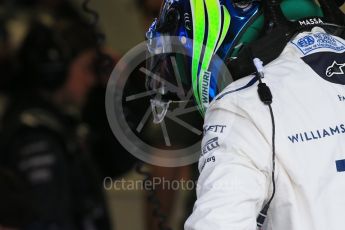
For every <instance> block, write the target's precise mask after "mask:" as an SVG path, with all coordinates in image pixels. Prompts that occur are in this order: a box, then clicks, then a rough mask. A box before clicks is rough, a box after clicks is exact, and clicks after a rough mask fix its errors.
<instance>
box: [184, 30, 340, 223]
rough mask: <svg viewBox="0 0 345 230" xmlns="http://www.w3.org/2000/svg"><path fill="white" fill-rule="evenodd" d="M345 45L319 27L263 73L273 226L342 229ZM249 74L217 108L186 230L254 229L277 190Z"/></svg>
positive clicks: (261, 109) (209, 121) (209, 117)
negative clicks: (267, 92) (267, 93)
mask: <svg viewBox="0 0 345 230" xmlns="http://www.w3.org/2000/svg"><path fill="white" fill-rule="evenodd" d="M344 71H345V41H344V40H343V39H341V38H339V37H335V36H331V35H329V34H326V33H325V32H324V31H323V30H322V29H321V28H318V27H315V28H314V29H313V30H312V32H304V33H301V34H299V35H298V36H297V37H296V38H294V40H293V41H291V42H290V43H288V45H287V46H286V48H285V49H284V51H283V53H282V54H281V55H280V56H279V58H277V59H276V60H274V61H273V62H271V63H270V64H268V65H266V66H265V68H264V74H265V77H264V79H263V82H264V83H266V84H267V85H268V86H269V87H270V89H271V92H272V95H273V103H272V108H273V112H274V116H275V122H276V174H275V175H276V176H275V180H276V189H277V190H276V195H275V197H274V200H273V202H272V204H271V207H270V209H269V212H268V217H267V218H266V223H265V229H267V230H272V229H273V230H339V229H345V74H344ZM257 84H258V83H257V82H256V78H255V77H254V76H249V77H246V78H244V79H241V80H239V81H236V82H234V83H233V84H231V85H230V86H228V87H227V88H226V89H225V90H224V91H223V92H222V93H221V94H220V95H219V96H218V98H217V100H215V101H214V102H212V103H211V105H210V107H209V109H208V111H207V113H206V116H205V124H204V138H203V141H202V156H201V158H200V161H199V171H200V177H199V180H198V186H197V201H196V203H195V206H194V212H193V214H192V215H191V216H190V217H189V219H188V220H187V222H186V223H185V229H186V230H254V229H256V218H257V216H258V214H259V212H260V210H261V209H262V207H263V205H264V204H265V203H266V202H267V201H268V199H269V198H270V196H271V194H272V182H271V170H272V124H271V116H270V113H269V108H268V107H267V106H266V105H264V104H263V103H262V102H261V101H260V99H259V97H258V93H257Z"/></svg>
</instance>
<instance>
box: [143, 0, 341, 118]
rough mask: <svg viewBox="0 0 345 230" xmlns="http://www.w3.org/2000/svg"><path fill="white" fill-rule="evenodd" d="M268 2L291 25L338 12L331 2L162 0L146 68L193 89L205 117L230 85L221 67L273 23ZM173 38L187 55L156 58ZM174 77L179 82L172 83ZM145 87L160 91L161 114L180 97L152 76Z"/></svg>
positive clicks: (185, 88)
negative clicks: (159, 51)
mask: <svg viewBox="0 0 345 230" xmlns="http://www.w3.org/2000/svg"><path fill="white" fill-rule="evenodd" d="M267 2H269V3H270V4H271V5H270V6H271V7H272V5H273V6H278V7H279V10H280V9H281V11H280V12H281V13H282V14H283V15H284V19H288V20H289V21H296V20H300V19H302V18H307V17H322V16H324V15H323V11H324V9H326V11H327V10H328V11H327V12H328V14H329V15H330V16H332V15H335V14H333V13H332V12H330V9H334V7H333V5H332V4H333V2H332V1H327V0H320V1H319V2H320V4H321V7H320V5H319V4H317V3H316V2H315V1H313V0H282V1H280V0H279V1H278V0H261V1H260V0H164V2H163V5H162V8H161V12H160V15H159V17H158V18H157V19H156V20H155V21H154V22H153V24H152V25H151V27H150V28H149V30H148V32H147V34H146V37H147V39H148V52H149V53H150V58H148V61H147V62H148V63H147V67H148V69H149V70H150V71H151V72H153V73H155V74H156V76H157V75H160V77H163V78H164V79H165V80H166V81H175V82H176V81H177V82H179V84H180V85H181V84H182V85H183V88H184V90H185V91H188V89H192V91H193V95H194V102H195V104H196V105H197V107H198V110H199V111H200V113H201V115H204V113H205V110H206V109H207V107H208V105H209V103H210V102H211V101H212V100H213V99H214V98H215V97H216V95H217V94H218V93H219V92H220V91H222V90H223V89H224V88H225V87H226V86H227V85H228V84H229V83H230V82H231V79H225V77H224V74H222V71H220V69H221V65H222V64H223V63H225V64H227V63H228V62H230V61H231V60H233V59H236V58H237V56H238V55H239V53H240V52H241V50H242V48H243V47H244V46H246V45H247V44H250V43H251V42H253V41H255V40H257V39H258V38H260V37H261V36H263V34H264V33H265V32H264V30H265V26H266V24H267V23H269V22H268V21H267V17H266V15H265V14H264V8H265V4H266V5H267ZM331 2H332V3H331ZM329 4H331V5H332V7H333V8H331V7H329ZM334 5H335V2H334ZM337 9H338V8H337ZM339 12H340V10H339ZM334 20H335V19H334ZM316 21H317V20H316ZM316 21H313V20H312V21H310V23H311V24H312V23H314V22H315V23H316ZM171 36H174V37H176V38H177V40H178V41H180V46H181V47H182V49H184V51H185V54H187V55H181V54H180V53H179V54H166V53H164V54H156V55H152V54H153V53H155V52H156V50H169V49H168V47H169V46H171V44H172V42H171V39H169V38H170V37H171ZM273 36H274V35H273ZM174 48H175V47H173V48H171V47H170V50H174ZM178 49H180V48H178ZM171 55H173V56H174V58H175V59H176V61H175V64H171V63H169V59H170V58H171ZM219 60H221V61H219ZM174 65H175V66H177V67H178V70H179V71H178V74H176V73H174V71H173V69H174ZM230 72H231V70H230ZM172 75H175V76H172ZM176 75H178V76H176ZM176 78H180V79H178V80H173V79H176ZM229 81H230V82H229ZM146 87H147V89H148V90H156V91H157V94H158V95H159V99H160V100H162V101H163V104H162V103H155V105H153V107H154V106H157V104H159V105H160V106H162V107H163V108H162V109H161V111H163V112H162V113H163V114H164V113H166V110H167V105H168V104H169V102H168V101H170V102H171V101H179V100H180V99H181V97H180V96H179V92H178V91H175V92H174V90H173V91H171V90H170V91H169V90H166V89H165V87H164V83H162V81H161V82H157V81H156V80H155V79H154V78H152V77H150V76H148V77H147V86H146ZM180 94H181V93H180ZM153 110H155V108H153ZM164 110H165V112H164Z"/></svg>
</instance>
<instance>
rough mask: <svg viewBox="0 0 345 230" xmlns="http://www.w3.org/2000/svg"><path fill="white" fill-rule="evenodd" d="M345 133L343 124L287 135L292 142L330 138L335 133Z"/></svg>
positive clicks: (335, 134)
mask: <svg viewBox="0 0 345 230" xmlns="http://www.w3.org/2000/svg"><path fill="white" fill-rule="evenodd" d="M344 134H345V124H339V125H335V126H329V127H327V128H323V129H316V130H309V131H305V132H300V133H296V134H292V135H289V136H288V139H289V141H290V142H291V143H292V144H297V143H303V142H309V141H316V140H320V139H325V138H330V137H333V136H337V135H344Z"/></svg>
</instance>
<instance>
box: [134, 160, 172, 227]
mask: <svg viewBox="0 0 345 230" xmlns="http://www.w3.org/2000/svg"><path fill="white" fill-rule="evenodd" d="M135 170H136V172H137V173H138V174H140V175H142V176H144V184H146V183H147V182H148V181H152V179H153V176H152V174H151V173H150V172H149V171H145V170H144V164H143V163H142V162H139V163H137V164H136V166H135ZM145 188H146V186H145ZM146 191H147V193H148V196H147V200H148V201H149V203H150V204H152V206H153V211H152V215H153V216H154V217H155V218H157V220H158V228H159V230H171V228H169V227H167V224H166V222H167V216H166V215H165V214H164V213H163V212H162V211H161V202H160V201H159V199H158V197H157V194H156V191H155V189H154V187H153V186H152V187H151V189H148V190H146Z"/></svg>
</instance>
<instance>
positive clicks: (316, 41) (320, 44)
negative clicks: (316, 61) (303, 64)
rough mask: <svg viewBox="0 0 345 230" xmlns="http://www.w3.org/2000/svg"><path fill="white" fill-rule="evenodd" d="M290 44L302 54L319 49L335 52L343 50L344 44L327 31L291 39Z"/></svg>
mask: <svg viewBox="0 0 345 230" xmlns="http://www.w3.org/2000/svg"><path fill="white" fill-rule="evenodd" d="M292 44H294V45H295V46H296V47H297V48H298V49H299V50H300V51H301V52H302V53H303V54H304V55H307V54H310V53H315V52H320V51H321V50H320V49H322V52H327V51H332V52H337V53H340V52H343V51H344V50H345V44H344V43H343V42H342V41H341V40H339V39H338V38H337V37H334V36H332V35H329V34H327V33H315V34H311V35H307V36H304V37H302V38H299V39H296V40H294V41H292ZM319 50H320V51H319Z"/></svg>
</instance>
